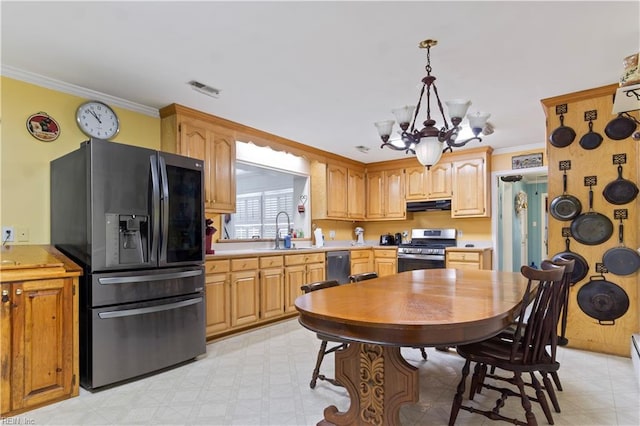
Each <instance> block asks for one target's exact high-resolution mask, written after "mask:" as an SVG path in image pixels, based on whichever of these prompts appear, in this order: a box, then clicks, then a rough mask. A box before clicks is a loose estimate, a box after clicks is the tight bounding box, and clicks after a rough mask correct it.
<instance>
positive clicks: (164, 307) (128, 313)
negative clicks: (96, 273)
mask: <svg viewBox="0 0 640 426" xmlns="http://www.w3.org/2000/svg"><path fill="white" fill-rule="evenodd" d="M202 300H203V299H202V297H197V298H194V299H189V300H183V301H182V302H175V303H167V304H166V305H160V306H151V307H149V308H137V309H126V310H122V311H109V312H100V313H99V314H98V316H99V317H100V318H101V319H108V318H121V317H131V316H134V315H144V314H151V313H154V312H162V311H169V310H171V309H178V308H184V307H185V306H191V305H195V304H198V303H201V302H202Z"/></svg>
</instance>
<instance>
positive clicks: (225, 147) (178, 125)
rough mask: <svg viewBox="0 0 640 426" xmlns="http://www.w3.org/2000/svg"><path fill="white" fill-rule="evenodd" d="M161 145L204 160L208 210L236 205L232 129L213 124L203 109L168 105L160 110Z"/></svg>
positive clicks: (218, 210)
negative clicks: (197, 109)
mask: <svg viewBox="0 0 640 426" xmlns="http://www.w3.org/2000/svg"><path fill="white" fill-rule="evenodd" d="M160 117H161V118H162V121H161V141H162V142H161V148H162V150H163V151H167V152H174V153H176V154H180V155H185V156H187V157H192V158H198V159H200V160H203V161H204V164H205V178H204V181H205V185H204V186H205V188H204V198H205V201H204V207H205V210H207V211H208V212H212V213H233V212H235V209H236V177H235V164H236V142H235V133H234V131H233V130H230V129H226V128H224V127H222V126H219V125H216V124H214V123H212V122H211V121H212V120H213V118H210V116H208V115H207V114H205V113H202V112H199V111H195V110H191V109H189V108H185V107H181V106H179V105H175V104H172V105H169V106H167V107H165V108H162V109H161V110H160Z"/></svg>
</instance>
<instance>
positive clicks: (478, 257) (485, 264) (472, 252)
mask: <svg viewBox="0 0 640 426" xmlns="http://www.w3.org/2000/svg"><path fill="white" fill-rule="evenodd" d="M491 253H492V250H491V249H489V248H485V249H482V248H478V249H464V250H460V249H447V251H446V256H445V259H446V261H445V263H446V265H445V267H447V268H453V269H476V270H477V269H491V267H492V266H491V262H492V260H491Z"/></svg>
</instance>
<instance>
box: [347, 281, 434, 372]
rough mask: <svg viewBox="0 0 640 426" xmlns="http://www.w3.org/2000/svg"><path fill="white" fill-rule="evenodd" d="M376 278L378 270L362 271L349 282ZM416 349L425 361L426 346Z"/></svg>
mask: <svg viewBox="0 0 640 426" xmlns="http://www.w3.org/2000/svg"><path fill="white" fill-rule="evenodd" d="M374 278H378V273H377V272H361V273H359V274H352V275H349V282H350V283H357V282H360V281H366V280H372V279H374ZM414 349H419V350H420V354H421V355H422V359H423V360H425V361H426V360H427V350H426V349H425V348H420V347H415V348H414Z"/></svg>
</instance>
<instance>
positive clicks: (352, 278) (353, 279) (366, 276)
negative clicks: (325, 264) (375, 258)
mask: <svg viewBox="0 0 640 426" xmlns="http://www.w3.org/2000/svg"><path fill="white" fill-rule="evenodd" d="M374 278H378V273H377V272H362V273H359V274H351V275H349V282H350V283H357V282H360V281H365V280H372V279H374Z"/></svg>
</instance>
